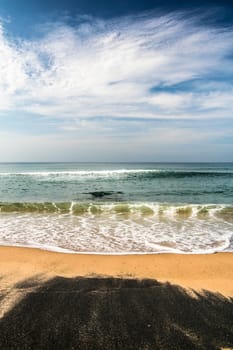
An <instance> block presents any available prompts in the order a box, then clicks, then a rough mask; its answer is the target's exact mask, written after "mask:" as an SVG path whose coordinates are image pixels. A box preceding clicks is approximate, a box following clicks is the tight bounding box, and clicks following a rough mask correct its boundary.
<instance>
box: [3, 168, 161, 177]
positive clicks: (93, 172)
mask: <svg viewBox="0 0 233 350" xmlns="http://www.w3.org/2000/svg"><path fill="white" fill-rule="evenodd" d="M160 171H163V170H159V169H118V170H73V171H72V170H71V171H24V172H1V173H0V176H15V175H23V176H60V175H67V176H69V175H71V176H106V177H107V176H114V175H124V174H134V173H135V174H138V173H139V174H140V173H155V172H160Z"/></svg>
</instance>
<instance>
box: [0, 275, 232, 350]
mask: <svg viewBox="0 0 233 350" xmlns="http://www.w3.org/2000/svg"><path fill="white" fill-rule="evenodd" d="M17 291H20V296H21V297H20V298H19V300H18V302H16V304H15V305H14V306H13V307H12V309H11V310H10V311H8V313H6V314H5V315H4V316H3V317H2V318H1V319H0V349H2V350H8V349H9V350H14V349H15V350H17V349H18V350H20V349H24V350H33V349H35V350H37V349H38V350H40V349H48V350H52V349H54V350H55V349H56V350H71V349H77V350H140V349H141V350H175V349H176V350H178V349H179V350H201V349H202V350H204V349H206V350H207V349H209V350H220V349H222V348H232V347H233V327H232V325H233V303H232V301H233V300H232V299H230V298H225V297H223V296H222V295H220V294H214V293H211V292H207V291H204V292H203V293H197V292H193V293H195V297H192V296H191V295H190V294H189V293H188V292H187V291H186V290H184V289H183V288H181V287H179V286H175V285H171V284H169V283H160V282H157V281H155V280H140V281H139V280H134V279H120V278H97V277H96V278H70V279H69V278H61V277H58V278H54V279H51V280H49V281H46V282H41V281H38V283H37V285H36V280H28V281H24V282H21V283H20V284H17V285H15V286H14V288H13V290H12V292H17ZM4 293H5V291H4V290H3V291H2V292H1V293H0V309H1V303H3V304H4V300H5V298H6V299H7V297H8V293H5V294H4ZM1 299H2V300H1Z"/></svg>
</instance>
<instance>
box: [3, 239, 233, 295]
mask: <svg viewBox="0 0 233 350" xmlns="http://www.w3.org/2000/svg"><path fill="white" fill-rule="evenodd" d="M35 276H36V277H37V278H41V279H48V278H51V277H55V276H60V277H68V278H71V277H77V276H79V277H93V276H95V277H120V278H136V279H155V280H157V281H160V282H169V283H171V284H175V285H180V286H182V287H184V288H186V289H194V290H197V291H201V290H209V291H212V292H218V293H221V294H223V295H225V296H233V253H231V252H224V253H222V252H220V253H214V254H177V253H160V254H157V253H156V254H130V255H128V254H127V255H105V254H85V253H84V254H78V253H69V254H67V253H63V252H54V251H48V250H42V249H40V248H25V247H12V246H0V277H1V278H2V284H1V288H8V286H9V287H10V286H13V285H14V284H16V283H18V282H20V281H22V280H26V279H28V278H34V277H35Z"/></svg>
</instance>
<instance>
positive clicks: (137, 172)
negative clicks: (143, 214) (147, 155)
mask: <svg viewBox="0 0 233 350" xmlns="http://www.w3.org/2000/svg"><path fill="white" fill-rule="evenodd" d="M0 176H6V177H7V176H10V177H11V176H31V177H50V178H57V177H58V178H59V177H62V178H66V177H67V179H69V178H76V177H77V178H80V177H81V178H85V177H87V178H88V177H91V178H95V177H97V178H108V177H109V178H111V177H112V178H114V177H134V176H136V177H139V178H141V177H142V178H145V179H147V178H148V179H154V178H184V177H231V178H232V177H233V172H232V171H230V170H201V171H200V170H195V171H194V170H192V171H188V170H186V171H183V170H164V169H118V170H73V171H40V172H36V171H35V172H32V171H30V172H1V173H0Z"/></svg>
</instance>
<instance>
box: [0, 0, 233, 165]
mask: <svg viewBox="0 0 233 350" xmlns="http://www.w3.org/2000/svg"><path fill="white" fill-rule="evenodd" d="M187 3H188V6H187ZM0 148H1V150H2V151H1V152H0V161H2V162H3V161H232V160H233V3H232V1H221V2H220V1H211V2H209V1H189V2H187V1H172V0H170V1H167V2H166V5H164V2H162V1H156V0H154V1H149V0H145V1H131V0H130V1H116V0H114V1H108V2H107V1H103V0H99V1H97V0H96V1H91V0H89V1H87V0H86V1H84V0H83V1H78V0H76V1H74V0H73V1H72V0H69V1H67V0H66V1H53V0H47V1H43V0H42V1H16V0H11V1H9V0H8V1H7V0H0Z"/></svg>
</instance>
